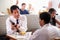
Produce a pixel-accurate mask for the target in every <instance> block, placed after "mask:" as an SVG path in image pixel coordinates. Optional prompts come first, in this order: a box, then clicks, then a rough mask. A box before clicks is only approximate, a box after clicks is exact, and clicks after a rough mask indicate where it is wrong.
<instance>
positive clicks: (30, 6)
mask: <svg viewBox="0 0 60 40" xmlns="http://www.w3.org/2000/svg"><path fill="white" fill-rule="evenodd" d="M28 11H29V13H30V14H32V13H33V12H34V8H33V7H32V5H31V4H29V7H28Z"/></svg>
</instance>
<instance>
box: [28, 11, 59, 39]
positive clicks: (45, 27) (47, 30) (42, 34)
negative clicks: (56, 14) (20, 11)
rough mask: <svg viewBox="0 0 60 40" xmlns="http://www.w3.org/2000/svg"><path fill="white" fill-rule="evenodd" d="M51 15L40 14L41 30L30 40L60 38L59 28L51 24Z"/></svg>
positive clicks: (46, 13)
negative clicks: (59, 35) (59, 34)
mask: <svg viewBox="0 0 60 40" xmlns="http://www.w3.org/2000/svg"><path fill="white" fill-rule="evenodd" d="M50 18H51V16H50V14H49V13H48V12H42V13H41V14H39V19H40V20H39V24H40V26H41V28H40V29H37V30H36V31H35V32H34V33H33V35H31V37H30V38H29V40H52V39H53V38H55V37H57V36H58V28H57V27H54V26H52V25H50V24H49V22H50Z"/></svg>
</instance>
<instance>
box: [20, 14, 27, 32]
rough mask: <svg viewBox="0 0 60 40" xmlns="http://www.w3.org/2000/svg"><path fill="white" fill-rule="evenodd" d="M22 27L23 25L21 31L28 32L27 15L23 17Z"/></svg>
mask: <svg viewBox="0 0 60 40" xmlns="http://www.w3.org/2000/svg"><path fill="white" fill-rule="evenodd" d="M22 19H23V20H22V25H21V27H20V31H27V29H28V28H27V18H26V16H25V15H23V17H22Z"/></svg>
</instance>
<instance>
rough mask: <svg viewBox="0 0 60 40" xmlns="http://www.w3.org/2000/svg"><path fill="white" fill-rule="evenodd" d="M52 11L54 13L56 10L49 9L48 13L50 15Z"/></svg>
mask: <svg viewBox="0 0 60 40" xmlns="http://www.w3.org/2000/svg"><path fill="white" fill-rule="evenodd" d="M53 11H56V10H55V9H54V8H50V9H49V11H48V12H49V13H50V14H51V13H52V12H53Z"/></svg>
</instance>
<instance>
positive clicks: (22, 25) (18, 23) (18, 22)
mask: <svg viewBox="0 0 60 40" xmlns="http://www.w3.org/2000/svg"><path fill="white" fill-rule="evenodd" d="M10 10H11V13H12V15H11V16H9V17H8V18H7V20H6V28H7V34H12V33H14V32H21V31H24V32H25V31H27V18H26V16H25V15H20V11H19V7H18V6H16V5H13V6H11V8H10Z"/></svg>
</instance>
